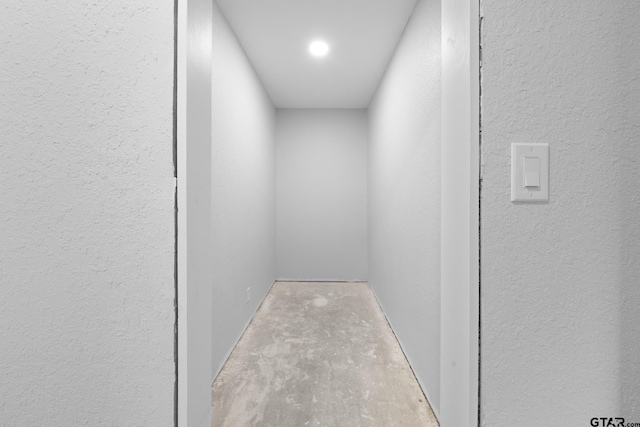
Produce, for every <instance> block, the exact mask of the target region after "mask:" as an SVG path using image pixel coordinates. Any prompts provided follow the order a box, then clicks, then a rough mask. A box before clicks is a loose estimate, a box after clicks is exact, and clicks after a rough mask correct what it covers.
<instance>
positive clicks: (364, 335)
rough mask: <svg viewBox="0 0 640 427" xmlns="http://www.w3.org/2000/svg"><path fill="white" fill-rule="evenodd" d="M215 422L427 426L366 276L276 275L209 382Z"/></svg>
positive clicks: (290, 426) (267, 426)
mask: <svg viewBox="0 0 640 427" xmlns="http://www.w3.org/2000/svg"><path fill="white" fill-rule="evenodd" d="M212 399H213V404H212V405H213V420H212V426H213V427H227V426H228V427H244V426H255V427H258V426H260V427H304V426H323V427H329V426H333V427H358V426H363V427H364V426H367V427H377V426H380V427H382V426H384V427H393V426H398V427H400V426H402V427H423V426H424V427H432V426H437V425H438V424H437V422H436V419H435V417H434V415H433V412H432V411H431V408H430V407H429V404H428V403H427V401H426V399H425V397H424V395H423V393H422V391H421V389H420V387H419V385H418V383H417V381H416V379H415V377H414V376H413V372H412V371H411V368H410V367H409V364H408V363H407V361H406V359H405V357H404V354H403V353H402V350H401V349H400V346H399V345H398V342H397V341H396V339H395V336H394V335H393V332H392V331H391V329H390V328H389V325H388V324H387V321H386V319H385V317H384V314H383V313H382V311H381V310H380V307H379V306H378V304H377V302H376V300H375V298H374V296H373V293H372V292H371V290H370V288H369V285H368V284H367V283H311V282H300V283H299V282H276V283H275V284H274V286H273V288H272V289H271V292H270V293H269V294H268V295H267V297H266V298H265V300H264V302H263V303H262V306H261V307H260V309H259V310H258V312H257V313H256V315H255V316H254V318H253V320H252V321H251V324H250V325H249V327H248V328H247V330H246V332H245V333H244V335H243V336H242V338H241V339H240V342H239V343H238V345H237V346H236V348H235V349H234V350H233V353H232V354H231V356H230V357H229V360H228V361H227V363H226V364H225V366H224V368H223V369H222V371H221V372H220V374H219V375H218V378H216V380H215V382H214V384H213V388H212Z"/></svg>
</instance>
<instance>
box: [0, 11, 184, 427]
mask: <svg viewBox="0 0 640 427" xmlns="http://www.w3.org/2000/svg"><path fill="white" fill-rule="evenodd" d="M0 57H2V58H3V61H2V65H1V66H0V93H2V96H1V97H0V138H1V140H2V143H1V144H2V149H1V150H0V180H1V181H2V186H1V187H0V200H2V203H1V204H0V293H1V295H2V297H1V298H0V323H1V324H2V328H0V342H1V343H2V345H1V347H2V350H0V376H1V377H2V381H1V382H0V408H1V409H0V425H7V426H36V425H38V426H63V425H65V426H72V425H118V426H128V425H131V426H134V425H135V426H141V425H149V426H169V425H172V424H173V390H174V380H175V372H174V355H173V342H174V332H173V330H174V309H173V303H174V278H173V274H174V268H173V265H174V250H173V246H174V179H173V165H172V108H173V95H172V91H173V4H172V3H171V2H165V3H162V4H161V3H156V2H153V1H141V2H135V4H134V3H131V2H127V1H112V2H101V3H99V4H98V3H87V2H80V1H66V0H65V1H62V0H56V1H49V2H37V4H36V3H34V2H21V1H12V0H9V1H5V2H3V4H2V6H1V7H0Z"/></svg>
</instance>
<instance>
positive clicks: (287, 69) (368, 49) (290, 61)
mask: <svg viewBox="0 0 640 427" xmlns="http://www.w3.org/2000/svg"><path fill="white" fill-rule="evenodd" d="M415 4H416V0H218V5H219V6H220V9H221V10H222V13H223V14H224V16H225V17H226V18H227V21H228V22H229V24H230V25H231V27H232V29H233V31H234V33H235V35H236V37H237V38H238V40H239V41H240V44H241V45H242V47H243V49H244V51H245V53H246V54H247V56H248V57H249V60H250V61H251V63H252V64H253V66H254V68H255V70H256V72H257V74H258V76H259V77H260V79H261V80H262V83H263V84H264V87H265V89H266V90H267V92H268V93H269V96H270V97H271V100H272V101H273V103H274V105H275V106H276V107H277V108H366V107H368V105H369V101H370V100H371V97H372V96H373V94H374V92H375V90H376V88H377V87H378V83H379V81H380V79H381V78H382V75H383V73H384V71H385V69H386V67H387V64H388V63H389V60H390V59H391V56H392V55H393V52H394V50H395V47H396V45H397V43H398V40H399V39H400V36H401V35H402V31H403V30H404V27H405V25H406V23H407V21H408V19H409V17H410V16H411V13H412V12H413V9H414V7H415ZM315 39H323V40H325V41H326V42H327V43H328V44H329V48H330V51H329V54H328V55H327V56H325V57H323V58H316V57H313V56H312V55H310V54H309V51H308V48H309V44H310V43H311V41H313V40H315Z"/></svg>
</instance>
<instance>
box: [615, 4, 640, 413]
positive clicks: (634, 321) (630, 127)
mask: <svg viewBox="0 0 640 427" xmlns="http://www.w3.org/2000/svg"><path fill="white" fill-rule="evenodd" d="M636 9H637V8H636ZM621 20H623V22H624V21H626V25H628V26H625V28H626V30H627V31H629V32H633V31H635V33H636V35H637V36H636V37H635V38H634V37H628V38H627V39H626V40H625V41H624V42H623V43H624V44H623V47H622V51H621V52H620V58H622V61H621V62H622V63H621V64H619V67H617V68H618V70H620V72H621V73H622V77H621V87H622V88H623V90H621V92H620V93H622V94H624V95H623V96H624V102H623V111H624V119H623V121H622V125H623V126H622V129H621V130H620V132H622V140H623V141H625V143H624V144H621V147H620V150H619V153H620V154H619V168H620V174H621V177H620V182H621V183H623V185H621V186H620V187H619V188H620V191H621V194H620V197H619V198H618V200H621V201H623V203H622V204H621V206H620V210H619V215H620V218H619V221H620V227H621V230H620V232H621V236H622V239H621V240H622V242H621V243H622V244H621V245H620V266H621V270H622V271H621V272H620V280H621V284H620V290H621V299H622V313H621V317H622V319H621V328H622V330H621V331H620V347H621V348H620V370H621V371H620V384H621V386H620V393H621V396H620V399H619V402H621V405H622V407H621V411H620V416H622V417H625V418H626V421H627V422H633V423H640V309H639V307H640V262H639V261H640V260H639V259H638V258H639V257H640V192H638V189H637V184H638V183H640V160H639V158H640V145H638V141H640V81H639V80H637V79H636V80H632V81H629V78H628V76H629V75H637V67H638V63H637V61H638V58H640V41H639V40H640V31H638V30H632V29H631V30H629V29H630V28H637V27H635V26H634V24H633V23H634V22H635V23H636V25H637V23H639V22H640V11H638V10H637V11H635V12H634V13H631V14H630V16H628V15H627V16H625V17H621ZM634 68H635V70H634ZM625 75H626V76H627V77H626V78H625V79H624V80H623V77H624V76H625ZM624 86H626V88H625V87H624Z"/></svg>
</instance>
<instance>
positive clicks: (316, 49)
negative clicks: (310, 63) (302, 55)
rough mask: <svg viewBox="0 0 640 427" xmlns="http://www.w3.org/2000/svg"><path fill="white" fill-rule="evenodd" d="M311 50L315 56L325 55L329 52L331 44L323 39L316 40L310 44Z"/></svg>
mask: <svg viewBox="0 0 640 427" xmlns="http://www.w3.org/2000/svg"><path fill="white" fill-rule="evenodd" d="M309 52H311V54H312V55H313V56H317V57H320V56H325V55H326V54H327V53H329V45H328V44H327V43H325V42H323V41H322V40H316V41H314V42H312V43H311V44H310V45H309Z"/></svg>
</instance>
